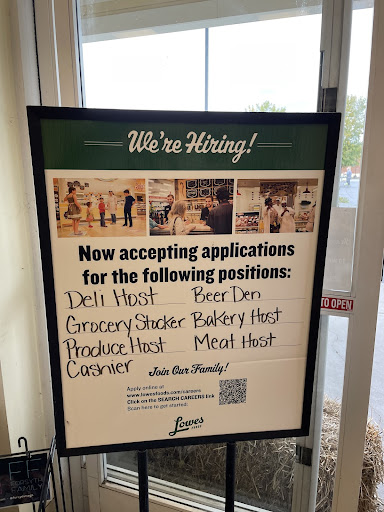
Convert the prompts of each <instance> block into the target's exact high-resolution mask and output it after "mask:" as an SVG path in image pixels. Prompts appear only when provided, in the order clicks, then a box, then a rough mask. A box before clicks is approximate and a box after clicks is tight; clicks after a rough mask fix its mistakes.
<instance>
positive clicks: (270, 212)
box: [263, 197, 279, 233]
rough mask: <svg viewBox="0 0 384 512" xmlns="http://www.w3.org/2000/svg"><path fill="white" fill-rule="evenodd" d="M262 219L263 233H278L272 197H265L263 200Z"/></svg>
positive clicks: (276, 216)
mask: <svg viewBox="0 0 384 512" xmlns="http://www.w3.org/2000/svg"><path fill="white" fill-rule="evenodd" d="M264 204H265V206H264V208H263V220H264V233H278V232H279V227H278V215H277V211H276V210H275V208H274V207H273V203H272V199H271V198H270V197H267V198H266V200H265V201H264Z"/></svg>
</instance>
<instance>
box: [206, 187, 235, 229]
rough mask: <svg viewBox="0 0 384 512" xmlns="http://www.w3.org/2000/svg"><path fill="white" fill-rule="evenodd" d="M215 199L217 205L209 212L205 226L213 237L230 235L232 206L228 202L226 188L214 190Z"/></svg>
mask: <svg viewBox="0 0 384 512" xmlns="http://www.w3.org/2000/svg"><path fill="white" fill-rule="evenodd" d="M216 198H217V200H218V202H219V205H218V206H216V208H213V209H212V210H211V211H210V212H209V216H208V219H207V226H209V227H210V228H211V229H212V230H213V232H214V233H215V235H230V234H231V233H232V212H233V205H232V204H231V203H230V202H229V191H228V189H227V187H219V188H218V189H217V190H216Z"/></svg>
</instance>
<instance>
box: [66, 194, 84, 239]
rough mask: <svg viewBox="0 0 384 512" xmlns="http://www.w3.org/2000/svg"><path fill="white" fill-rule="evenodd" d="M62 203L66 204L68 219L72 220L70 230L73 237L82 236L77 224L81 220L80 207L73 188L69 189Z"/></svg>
mask: <svg viewBox="0 0 384 512" xmlns="http://www.w3.org/2000/svg"><path fill="white" fill-rule="evenodd" d="M64 201H67V202H68V217H67V218H68V219H71V220H72V228H73V234H74V235H83V234H84V233H82V232H81V231H79V224H80V219H81V210H82V208H81V206H80V204H79V202H78V200H77V196H76V189H75V187H69V189H68V194H67V195H66V196H65V197H64Z"/></svg>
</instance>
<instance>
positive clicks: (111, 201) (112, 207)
mask: <svg viewBox="0 0 384 512" xmlns="http://www.w3.org/2000/svg"><path fill="white" fill-rule="evenodd" d="M107 208H108V211H109V213H110V214H111V224H116V211H117V197H116V196H115V194H114V193H113V192H112V190H110V191H109V192H108V199H107Z"/></svg>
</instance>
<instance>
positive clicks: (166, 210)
mask: <svg viewBox="0 0 384 512" xmlns="http://www.w3.org/2000/svg"><path fill="white" fill-rule="evenodd" d="M167 201H168V204H167V205H165V206H164V218H165V222H168V215H169V212H170V211H171V208H172V205H173V203H174V201H175V198H174V196H173V195H172V194H168V195H167Z"/></svg>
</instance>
